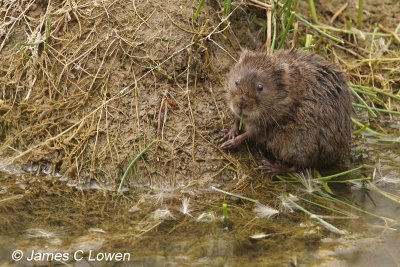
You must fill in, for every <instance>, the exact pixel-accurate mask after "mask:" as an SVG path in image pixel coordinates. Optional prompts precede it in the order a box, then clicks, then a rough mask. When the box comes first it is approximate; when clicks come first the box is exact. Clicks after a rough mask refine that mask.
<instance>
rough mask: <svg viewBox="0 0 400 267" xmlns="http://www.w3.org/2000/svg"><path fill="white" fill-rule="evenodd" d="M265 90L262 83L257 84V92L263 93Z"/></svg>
mask: <svg viewBox="0 0 400 267" xmlns="http://www.w3.org/2000/svg"><path fill="white" fill-rule="evenodd" d="M263 88H264V86H263V85H262V84H261V83H259V84H257V91H262V90H263Z"/></svg>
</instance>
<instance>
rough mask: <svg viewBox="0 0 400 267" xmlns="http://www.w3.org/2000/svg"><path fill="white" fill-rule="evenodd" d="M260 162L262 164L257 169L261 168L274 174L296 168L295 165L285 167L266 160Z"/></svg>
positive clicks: (291, 170)
mask: <svg viewBox="0 0 400 267" xmlns="http://www.w3.org/2000/svg"><path fill="white" fill-rule="evenodd" d="M261 163H262V165H260V166H259V167H258V168H259V169H261V170H263V171H264V172H266V173H271V174H274V175H276V174H285V173H289V172H295V171H296V170H297V169H296V168H295V167H290V168H286V167H281V166H278V165H275V164H272V163H271V162H269V161H268V160H262V161H261Z"/></svg>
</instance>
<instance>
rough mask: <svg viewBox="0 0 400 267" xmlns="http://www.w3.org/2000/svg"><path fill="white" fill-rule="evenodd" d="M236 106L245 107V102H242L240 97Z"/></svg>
mask: <svg viewBox="0 0 400 267" xmlns="http://www.w3.org/2000/svg"><path fill="white" fill-rule="evenodd" d="M237 107H238V108H240V109H244V108H245V107H246V102H244V100H243V98H240V100H239V102H237Z"/></svg>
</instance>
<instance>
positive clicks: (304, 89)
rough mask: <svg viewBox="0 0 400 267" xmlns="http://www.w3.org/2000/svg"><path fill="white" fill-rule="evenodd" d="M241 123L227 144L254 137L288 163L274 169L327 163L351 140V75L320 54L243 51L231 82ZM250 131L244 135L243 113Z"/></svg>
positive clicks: (231, 100)
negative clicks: (348, 84) (347, 77)
mask: <svg viewBox="0 0 400 267" xmlns="http://www.w3.org/2000/svg"><path fill="white" fill-rule="evenodd" d="M225 89H226V102H227V104H228V106H229V108H230V109H231V111H232V112H233V114H234V115H235V123H234V126H233V127H232V129H231V130H230V131H229V133H228V134H227V135H226V136H225V137H224V138H223V140H224V141H225V142H224V143H223V144H222V146H221V147H222V148H224V149H231V148H234V147H237V146H238V145H240V144H241V143H243V142H244V141H245V140H247V139H249V140H252V141H254V142H255V143H257V144H258V145H261V146H262V148H264V149H265V150H267V151H268V152H269V153H270V154H272V155H273V157H274V158H275V159H276V160H277V161H279V162H280V163H281V164H282V167H278V166H276V165H272V164H269V163H268V162H266V163H264V168H265V169H267V170H269V171H271V172H285V171H288V170H295V169H301V168H308V167H312V168H326V167H329V166H331V165H333V164H335V163H337V162H338V161H339V160H340V159H341V158H342V156H343V155H344V154H345V153H346V152H347V151H348V148H349V143H350V141H351V95H350V92H349V89H348V86H347V82H346V77H345V75H344V74H343V73H342V72H341V71H340V70H339V69H338V68H337V67H336V66H335V65H333V64H331V63H329V62H327V61H326V60H324V59H323V58H321V57H320V56H317V55H315V54H312V53H309V52H305V51H296V50H278V51H276V52H275V53H274V54H272V55H268V54H266V53H265V52H250V51H245V52H243V53H242V55H241V57H240V59H239V61H238V62H237V63H236V65H235V66H234V67H233V68H232V69H231V70H230V72H229V74H228V76H227V79H226V84H225ZM241 117H242V118H243V124H244V131H243V132H242V133H240V134H239V122H240V118H241Z"/></svg>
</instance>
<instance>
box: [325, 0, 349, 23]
mask: <svg viewBox="0 0 400 267" xmlns="http://www.w3.org/2000/svg"><path fill="white" fill-rule="evenodd" d="M348 5H349V2H346V3H345V4H344V5H343V6H341V7H340V8H339V10H338V11H336V13H335V14H334V15H333V16H332V18H331V19H330V20H329V22H330V23H331V24H332V23H333V22H334V21H335V20H336V19H337V17H339V16H340V14H342V13H343V11H344V10H345V9H346V8H347V6H348Z"/></svg>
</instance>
